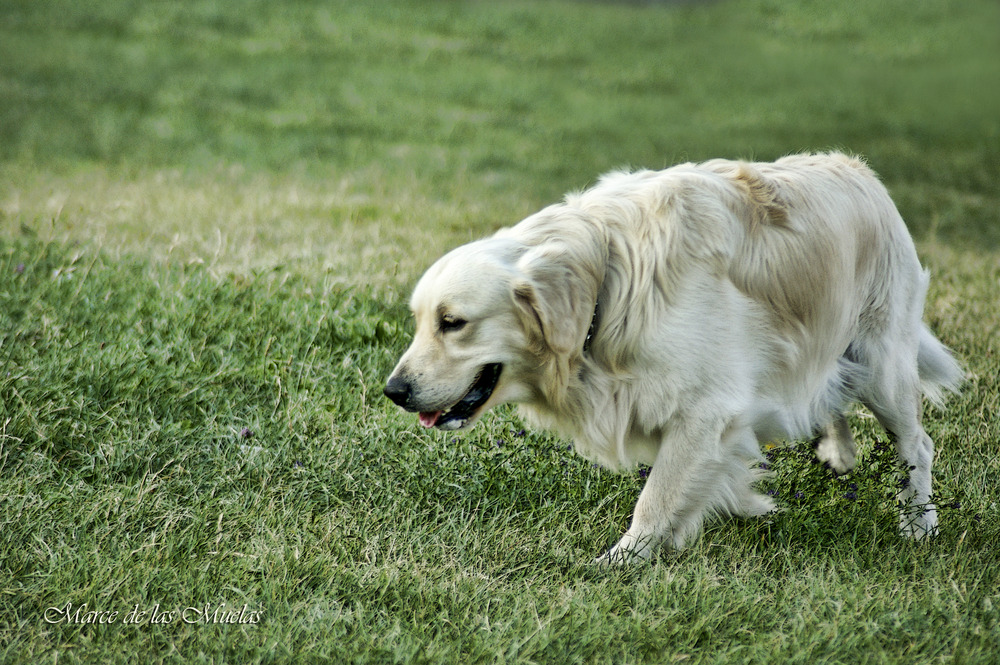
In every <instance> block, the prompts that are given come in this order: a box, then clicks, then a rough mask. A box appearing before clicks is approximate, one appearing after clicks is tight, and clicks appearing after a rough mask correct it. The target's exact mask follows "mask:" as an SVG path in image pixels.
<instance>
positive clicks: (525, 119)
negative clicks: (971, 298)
mask: <svg viewBox="0 0 1000 665" xmlns="http://www.w3.org/2000/svg"><path fill="white" fill-rule="evenodd" d="M998 25H1000V8H998V5H997V3H995V2H992V1H991V0H971V1H968V0H964V1H959V0H952V1H948V0H945V1H941V2H934V3H912V2H906V1H903V0H889V1H885V2H878V3H823V2H812V1H803V2H777V1H774V0H748V1H745V2H704V3H697V2H696V3H681V4H669V3H645V4H629V3H602V2H554V1H547V0H536V1H534V2H526V1H512V2H497V3H484V2H466V1H458V0H451V1H444V2H432V3H427V2H416V1H412V2H405V1H393V2H380V3H354V2H336V1H319V0H312V1H310V0H295V1H293V2H282V3H273V2H225V1H220V0H196V1H190V2H188V1H186V2H170V1H165V2H131V1H128V0H111V1H108V2H102V3H99V4H91V3H79V2H72V1H66V0H51V1H46V2H35V1H26V0H0V214H2V215H3V218H4V220H5V224H6V226H8V227H16V226H18V225H27V226H33V227H34V226H37V227H40V228H45V227H48V228H50V230H51V231H53V232H55V233H56V234H61V235H69V236H71V237H80V236H89V237H91V238H95V237H96V238H98V239H100V240H101V241H102V242H103V243H104V244H107V245H110V246H111V247H116V248H117V247H122V248H126V249H136V248H138V249H142V250H143V251H145V252H147V253H149V252H151V253H153V254H154V255H157V254H162V255H164V256H166V255H167V253H170V252H177V255H178V256H183V257H184V258H185V259H187V260H191V259H192V258H193V259H198V260H214V261H217V262H219V263H220V265H221V266H222V267H224V268H227V269H233V268H235V269H246V268H248V267H259V266H262V265H264V266H266V265H271V264H274V263H281V262H287V261H289V260H293V259H304V260H306V261H312V262H314V263H316V264H318V267H320V268H325V269H327V270H333V271H335V272H337V273H338V274H339V275H341V276H342V278H343V279H344V280H345V281H348V282H352V283H361V282H368V283H374V284H376V285H383V286H384V285H389V286H390V287H393V288H394V289H400V288H404V287H405V285H407V284H408V283H409V282H410V281H412V279H413V278H414V277H415V276H416V274H418V273H419V271H420V270H421V269H422V267H423V266H424V265H426V263H427V262H428V261H430V260H431V259H432V258H433V257H434V256H436V255H437V254H439V253H440V252H441V251H442V250H444V249H446V248H447V247H450V246H452V245H454V244H458V243H460V242H464V241H466V240H468V239H470V238H472V237H476V236H480V235H483V234H485V233H488V232H490V231H492V230H493V229H495V228H497V227H499V226H505V225H509V224H511V223H514V222H516V221H517V220H518V219H519V218H520V217H522V216H524V215H526V214H528V213H530V212H531V211H533V210H534V209H537V208H538V207H539V206H541V205H543V204H546V203H549V202H551V201H553V200H556V199H558V198H559V197H560V196H561V195H562V194H563V193H564V192H565V191H567V190H570V189H576V188H580V187H583V186H586V185H587V184H588V183H590V182H592V181H593V180H594V178H595V177H596V176H597V175H598V174H599V173H601V172H603V171H606V170H608V169H611V168H616V167H620V166H623V165H631V166H636V167H650V168H660V167H665V166H668V165H670V164H672V163H675V162H678V161H685V160H701V159H705V158H710V157H717V156H722V157H733V158H736V157H741V158H756V159H773V158H776V157H778V156H781V155H783V154H787V153H791V152H797V151H802V150H824V149H830V148H837V149H843V150H847V151H851V152H856V153H859V154H862V155H864V156H866V157H867V158H868V159H869V160H870V162H871V164H872V166H873V167H874V168H875V169H876V170H877V171H878V172H879V173H880V174H881V175H882V176H883V178H884V179H885V180H886V182H887V184H888V185H889V187H890V189H891V190H892V193H893V195H894V197H895V198H896V200H897V202H898V204H899V206H900V208H901V210H902V212H903V214H904V217H905V218H906V219H907V221H908V223H909V224H910V226H911V228H912V229H913V230H914V231H915V233H916V235H917V236H918V238H921V239H931V238H933V239H938V240H943V241H946V242H948V243H951V244H958V245H961V246H965V247H976V248H983V247H985V248H988V249H995V248H996V247H997V246H998V245H1000V224H997V219H996V210H997V209H998V208H1000V195H998V188H997V182H1000V178H998V176H1000V92H998V90H1000V37H998V35H1000V31H998V30H997V29H996V28H997V26H998ZM217 203H224V205H217ZM178 206H181V209H182V211H183V214H181V215H178V214H176V212H177V207H178ZM67 211H73V212H75V213H79V214H74V215H73V218H74V220H75V221H74V222H72V225H73V226H74V228H65V227H66V225H67V224H68V223H61V222H60V221H59V218H60V217H65V216H66V215H63V214H62V213H65V212H67ZM359 263H364V264H366V265H368V266H377V267H376V268H375V269H374V270H368V271H364V270H358V264H359Z"/></svg>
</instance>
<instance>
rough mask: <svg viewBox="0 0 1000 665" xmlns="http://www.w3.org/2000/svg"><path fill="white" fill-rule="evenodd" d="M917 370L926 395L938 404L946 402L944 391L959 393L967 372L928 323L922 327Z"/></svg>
mask: <svg viewBox="0 0 1000 665" xmlns="http://www.w3.org/2000/svg"><path fill="white" fill-rule="evenodd" d="M917 372H918V373H919V374H920V387H921V390H923V393H924V395H926V396H927V399H929V400H930V401H931V402H933V403H934V404H935V405H937V406H941V404H942V403H943V402H944V392H945V391H948V392H953V393H957V392H958V388H959V386H960V385H962V379H963V378H964V377H965V373H964V372H963V371H962V368H961V366H960V365H959V364H958V362H957V361H956V360H955V357H954V356H952V354H951V351H949V350H948V348H947V347H946V346H945V345H944V344H942V343H941V342H940V341H939V340H938V338H937V337H935V336H934V333H932V332H931V331H930V329H929V328H928V327H927V326H926V325H922V326H921V329H920V348H919V350H918V351H917Z"/></svg>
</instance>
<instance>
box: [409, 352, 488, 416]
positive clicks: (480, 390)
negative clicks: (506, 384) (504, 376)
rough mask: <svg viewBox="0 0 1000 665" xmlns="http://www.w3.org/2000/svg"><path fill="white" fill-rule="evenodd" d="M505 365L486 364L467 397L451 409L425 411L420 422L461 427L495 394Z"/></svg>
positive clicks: (466, 394)
mask: <svg viewBox="0 0 1000 665" xmlns="http://www.w3.org/2000/svg"><path fill="white" fill-rule="evenodd" d="M502 369H503V365H501V364H500V363H492V364H490V365H485V366H484V367H483V368H482V369H481V370H479V374H478V375H477V376H476V380H475V381H473V382H472V387H471V388H469V392H467V393H465V397H463V398H462V399H460V400H458V402H457V403H456V404H455V405H454V406H452V407H451V408H449V409H445V410H443V411H424V412H421V413H420V424H421V425H423V426H424V427H437V428H438V429H461V428H462V427H464V426H465V424H466V423H468V422H469V419H470V418H472V416H473V415H475V413H476V411H478V410H479V408H480V407H481V406H482V405H483V404H485V403H486V400H488V399H489V398H490V395H492V394H493V389H494V388H496V386H497V381H499V380H500V370H502Z"/></svg>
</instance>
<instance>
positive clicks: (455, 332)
mask: <svg viewBox="0 0 1000 665" xmlns="http://www.w3.org/2000/svg"><path fill="white" fill-rule="evenodd" d="M567 247H568V245H567V244H566V243H562V242H553V243H546V244H545V245H543V246H531V247H529V246H528V245H526V244H524V243H523V242H521V241H518V240H514V239H512V238H509V237H504V236H502V235H500V236H495V237H493V238H489V239H486V240H480V241H477V242H473V243H470V244H468V245H463V246H461V247H459V248H457V249H455V250H453V251H451V252H450V253H448V254H446V255H445V256H444V257H442V258H441V259H439V260H438V261H437V262H436V263H435V264H434V265H433V266H431V267H430V269H428V270H427V272H426V273H425V274H424V276H423V277H421V279H420V281H419V282H418V283H417V286H416V288H415V289H414V291H413V296H412V298H411V299H410V308H411V309H412V310H413V316H414V320H415V323H416V333H415V335H414V338H413V342H412V343H411V345H410V347H409V349H407V350H406V352H405V353H404V354H403V357H402V358H401V359H400V361H399V363H398V364H397V365H396V368H395V370H393V372H392V375H391V376H390V377H389V381H388V383H387V384H386V386H385V394H386V396H387V397H389V398H390V399H391V400H392V401H394V402H395V403H396V404H398V405H399V406H401V407H403V408H404V409H406V410H407V411H412V412H417V413H418V414H419V419H420V424H421V425H423V426H424V427H437V428H439V429H444V430H454V429H463V428H467V427H471V426H472V425H473V424H474V423H475V422H476V421H477V420H478V419H479V417H480V416H482V414H483V413H485V412H486V411H488V410H489V409H490V408H492V407H493V406H496V405H498V404H502V403H505V402H532V401H536V400H539V399H545V397H546V396H545V394H544V393H545V392H546V377H545V373H546V371H547V370H546V368H547V366H548V365H550V364H551V363H552V362H553V361H557V360H558V361H561V362H562V363H563V364H565V363H566V362H567V360H568V359H570V358H572V357H574V356H578V355H579V353H580V351H581V349H582V347H583V344H584V340H585V338H586V336H587V331H588V328H589V327H590V323H591V320H592V318H593V312H594V300H595V297H596V290H597V283H596V282H595V279H593V278H590V277H587V276H586V275H584V274H582V273H590V272H592V271H590V270H587V269H584V270H583V271H582V273H581V266H583V265H585V264H586V263H587V262H588V261H590V259H589V258H588V257H583V256H577V255H576V254H577V252H573V251H570V250H568V249H567Z"/></svg>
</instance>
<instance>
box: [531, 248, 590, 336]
mask: <svg viewBox="0 0 1000 665" xmlns="http://www.w3.org/2000/svg"><path fill="white" fill-rule="evenodd" d="M603 263H604V262H603V260H602V257H601V253H600V252H599V251H596V250H595V248H585V249H584V251H581V249H580V248H579V247H574V246H572V245H570V244H568V243H562V242H558V243H557V242H552V243H545V244H543V245H542V246H540V247H535V248H533V249H531V250H529V251H528V252H527V253H526V254H525V255H524V256H523V257H522V258H521V260H520V261H518V265H517V267H518V273H519V275H518V277H517V279H515V280H514V285H513V295H514V302H515V305H516V307H517V312H518V315H519V317H520V319H521V325H522V327H523V328H524V329H525V330H526V331H528V332H529V334H530V335H533V336H534V337H535V338H536V340H537V341H538V342H541V343H542V344H544V346H545V347H547V348H548V349H550V350H551V351H552V352H554V353H556V354H559V355H569V354H572V353H574V352H579V351H580V350H581V349H582V348H583V344H584V341H585V340H586V338H587V331H588V330H589V329H590V324H591V322H592V321H593V318H594V308H595V307H596V304H597V292H598V289H599V288H600V284H601V281H602V278H603V270H604V267H603Z"/></svg>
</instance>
